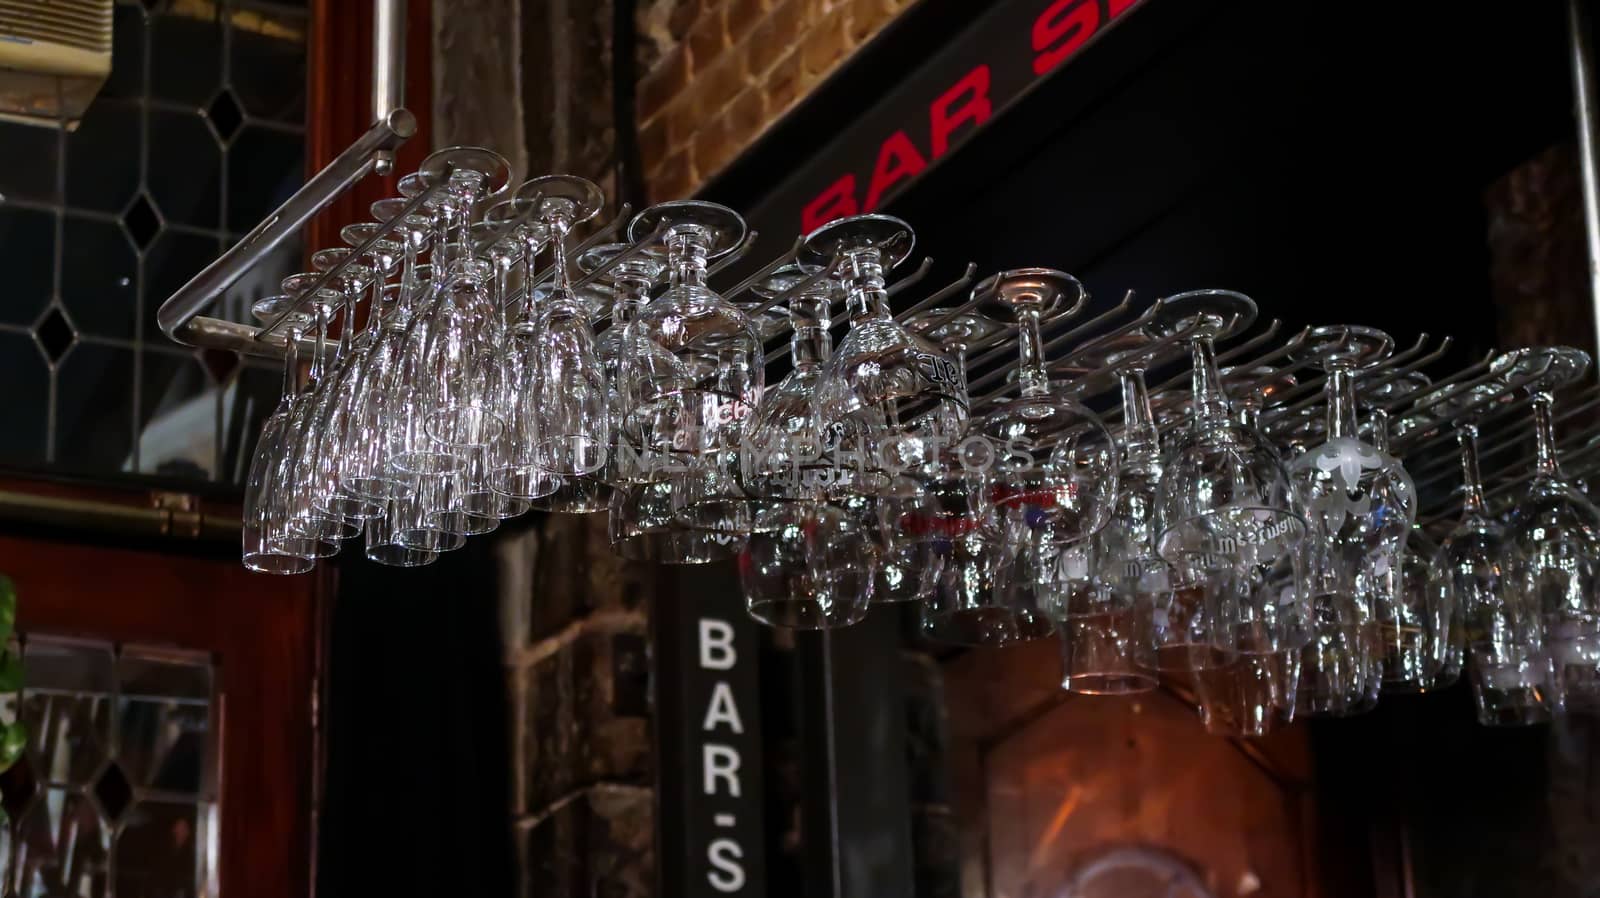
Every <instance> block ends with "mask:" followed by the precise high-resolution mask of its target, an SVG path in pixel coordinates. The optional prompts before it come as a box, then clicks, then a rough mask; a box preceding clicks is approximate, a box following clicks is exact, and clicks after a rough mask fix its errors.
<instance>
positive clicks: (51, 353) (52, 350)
mask: <svg viewBox="0 0 1600 898" xmlns="http://www.w3.org/2000/svg"><path fill="white" fill-rule="evenodd" d="M33 336H34V339H36V340H38V341H39V348H40V349H42V350H44V356H45V358H47V359H49V360H50V363H51V364H56V363H58V362H60V361H61V359H62V357H63V356H65V355H66V354H67V350H69V349H71V348H72V344H73V343H76V342H77V340H78V335H77V333H76V332H74V331H73V329H72V322H70V321H68V320H67V315H66V313H65V312H63V311H61V307H60V306H51V307H50V308H49V310H48V311H46V312H45V313H44V317H43V318H40V319H39V323H38V324H36V325H34V327H33Z"/></svg>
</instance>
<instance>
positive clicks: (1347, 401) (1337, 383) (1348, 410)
mask: <svg viewBox="0 0 1600 898" xmlns="http://www.w3.org/2000/svg"><path fill="white" fill-rule="evenodd" d="M1323 392H1324V396H1325V397H1326V399H1327V403H1328V439H1330V440H1333V439H1338V438H1339V437H1354V436H1355V435H1356V434H1357V433H1358V432H1359V431H1358V428H1357V425H1356V388H1355V375H1354V373H1353V372H1351V370H1350V368H1349V367H1348V366H1347V365H1345V364H1343V363H1339V362H1335V363H1334V365H1333V367H1332V368H1330V369H1329V370H1328V381H1327V386H1326V387H1325V388H1324V391H1323Z"/></svg>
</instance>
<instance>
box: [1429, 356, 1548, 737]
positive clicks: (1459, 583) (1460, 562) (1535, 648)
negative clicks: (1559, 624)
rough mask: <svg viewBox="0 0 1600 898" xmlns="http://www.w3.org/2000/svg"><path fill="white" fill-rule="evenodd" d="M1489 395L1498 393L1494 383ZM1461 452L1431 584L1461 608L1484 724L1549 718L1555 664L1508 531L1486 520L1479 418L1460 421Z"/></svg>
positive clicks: (1474, 693) (1480, 718) (1476, 699)
mask: <svg viewBox="0 0 1600 898" xmlns="http://www.w3.org/2000/svg"><path fill="white" fill-rule="evenodd" d="M1490 389H1491V390H1493V391H1495V392H1499V391H1500V389H1503V388H1497V387H1496V386H1495V385H1491V386H1490ZM1455 430H1456V441H1457V443H1458V444H1459V446H1460V449H1461V487H1462V492H1463V500H1462V505H1461V520H1460V522H1458V523H1457V524H1456V526H1455V529H1454V530H1452V531H1451V532H1450V534H1449V535H1448V536H1446V537H1445V538H1444V540H1443V541H1442V542H1441V543H1440V544H1439V551H1438V554H1436V555H1435V556H1434V560H1433V565H1432V567H1431V569H1430V576H1429V579H1430V581H1431V582H1432V583H1433V584H1434V588H1436V589H1438V590H1439V593H1440V595H1441V597H1442V601H1443V602H1444V604H1447V605H1449V606H1451V607H1455V608H1459V609H1461V615H1462V619H1463V621H1464V630H1465V639H1466V644H1467V655H1468V658H1469V660H1470V661H1471V673H1472V696H1473V700H1474V702H1475V704H1476V706H1477V713H1478V722H1479V723H1480V724H1482V725H1484V726H1520V725H1526V724H1534V723H1544V722H1547V721H1549V720H1550V713H1551V710H1552V701H1551V700H1552V694H1551V689H1550V665H1549V659H1548V657H1547V656H1546V655H1545V652H1544V642H1543V637H1542V634H1541V633H1540V632H1539V619H1538V618H1539V616H1538V611H1537V609H1535V608H1528V607H1524V606H1523V604H1522V598H1523V597H1522V596H1521V594H1520V593H1519V592H1518V591H1517V590H1515V589H1513V588H1512V584H1511V583H1510V582H1509V581H1510V578H1511V576H1513V573H1512V571H1511V570H1510V567H1511V566H1510V565H1508V564H1507V561H1508V559H1507V553H1508V552H1509V551H1510V546H1509V545H1508V544H1507V541H1506V534H1505V529H1504V528H1503V527H1501V526H1500V523H1499V522H1498V521H1496V520H1495V519H1494V517H1493V516H1492V515H1491V514H1489V510H1488V506H1487V504H1486V503H1485V502H1484V498H1483V482H1482V480H1481V479H1480V478H1479V475H1478V426H1477V423H1476V415H1466V416H1462V417H1461V419H1460V420H1458V421H1457V423H1456V428H1455Z"/></svg>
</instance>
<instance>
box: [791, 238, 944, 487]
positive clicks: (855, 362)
mask: <svg viewBox="0 0 1600 898" xmlns="http://www.w3.org/2000/svg"><path fill="white" fill-rule="evenodd" d="M914 239H915V238H914V237H913V235H912V232H911V227H910V225H907V224H906V223H905V222H903V221H901V220H900V219H898V218H893V217H890V216H887V215H857V216H853V217H850V218H841V219H838V220H836V221H833V222H831V223H829V224H826V225H823V226H822V227H820V228H818V229H817V230H815V231H813V232H811V233H810V234H808V235H806V237H805V240H804V242H803V244H802V248H801V251H800V262H801V264H806V265H816V266H828V267H830V268H831V269H832V270H833V271H836V272H838V273H839V274H840V276H841V277H842V279H843V281H844V288H845V295H846V302H847V307H848V309H849V314H850V331H849V333H847V334H846V335H845V338H844V340H843V341H841V343H840V344H839V349H838V351H837V352H835V353H834V355H833V357H832V358H830V359H829V360H828V364H827V366H826V368H825V369H824V370H823V374H822V378H821V381H820V383H819V384H818V387H817V414H818V415H819V417H820V419H821V422H822V427H823V428H825V429H826V430H828V431H829V432H830V439H832V440H834V441H835V442H836V446H835V448H834V453H835V459H836V462H837V463H838V464H839V465H840V467H841V468H843V467H845V466H847V465H849V466H853V467H856V468H859V469H861V470H863V471H865V472H866V473H867V474H868V475H870V476H872V477H874V478H875V479H876V480H878V481H879V482H882V483H888V484H894V486H892V487H889V488H890V489H900V488H902V486H903V484H900V483H899V481H900V475H902V474H905V473H907V472H913V471H916V470H918V469H921V468H924V467H925V466H929V465H934V466H938V465H939V464H940V462H941V455H942V453H943V452H944V451H945V450H949V449H951V448H952V447H955V446H956V445H957V442H958V441H959V440H960V438H961V436H962V433H963V430H964V428H965V426H966V420H967V396H966V378H965V375H964V373H963V372H962V370H961V367H960V366H959V365H958V364H956V361H955V360H954V359H952V358H950V356H949V355H948V354H946V353H945V352H943V351H942V350H941V349H940V348H938V347H936V346H934V345H933V344H931V343H929V342H928V341H927V340H924V339H923V338H921V337H919V336H917V335H916V334H913V333H912V332H911V331H909V330H907V329H906V328H904V327H902V326H901V325H900V324H899V323H898V322H896V321H895V320H894V318H893V316H891V315H890V313H889V294H888V291H887V290H886V288H885V285H884V272H885V271H886V270H887V269H889V268H893V267H894V266H896V265H898V264H900V263H901V262H903V261H905V259H906V257H907V256H909V255H910V253H911V248H912V245H913V242H914ZM863 485H864V486H865V484H863Z"/></svg>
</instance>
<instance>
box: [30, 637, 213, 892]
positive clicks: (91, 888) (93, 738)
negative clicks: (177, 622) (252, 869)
mask: <svg viewBox="0 0 1600 898" xmlns="http://www.w3.org/2000/svg"><path fill="white" fill-rule="evenodd" d="M22 642H23V653H24V659H25V673H24V683H23V688H22V695H21V703H20V706H21V714H22V716H23V719H24V721H25V722H26V723H27V725H28V727H29V736H30V739H31V742H30V745H29V750H28V752H27V753H26V755H24V757H23V758H22V759H21V760H20V761H19V762H18V763H17V764H16V765H15V766H14V767H12V768H11V769H10V770H8V771H6V773H5V774H4V775H3V776H0V787H3V789H4V801H5V807H6V810H7V812H9V813H10V815H11V822H10V824H9V826H0V883H3V884H4V894H6V895H7V896H16V898H47V896H49V898H54V896H64V895H73V896H78V898H101V896H107V898H109V896H122V898H144V896H152V898H154V896H160V898H177V896H181V898H199V896H215V895H216V894H217V893H218V887H217V883H218V879H217V871H218V852H217V835H218V817H217V789H216V782H217V771H216V750H217V738H216V733H215V731H214V728H213V727H212V720H213V717H212V702H213V695H214V692H213V690H214V685H215V673H214V671H213V669H212V665H211V663H210V661H209V659H208V657H207V656H205V655H204V654H199V653H185V652H177V651H174V650H171V649H162V648H154V647H141V646H132V645H128V646H120V647H116V646H112V645H110V644H108V643H102V642H90V641H84V640H77V639H65V638H56V637H51V636H42V635H37V634H31V635H25V636H24V637H23V640H22Z"/></svg>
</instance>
